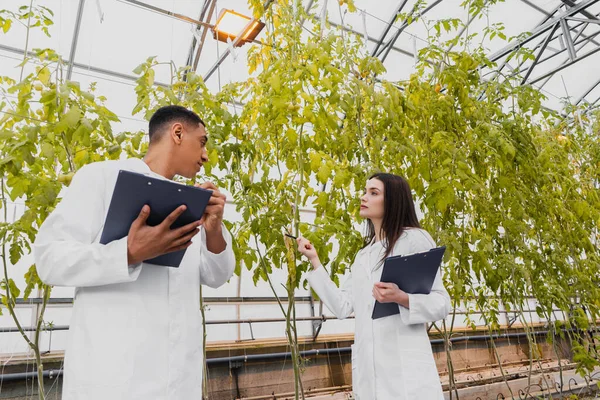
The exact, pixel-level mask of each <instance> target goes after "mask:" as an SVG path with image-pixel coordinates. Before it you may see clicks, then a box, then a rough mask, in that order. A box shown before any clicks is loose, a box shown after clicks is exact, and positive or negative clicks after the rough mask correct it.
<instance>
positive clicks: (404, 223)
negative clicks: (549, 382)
mask: <svg viewBox="0 0 600 400" xmlns="http://www.w3.org/2000/svg"><path fill="white" fill-rule="evenodd" d="M360 215H361V217H363V218H365V219H367V224H368V225H367V226H368V228H367V235H366V237H365V246H364V247H363V248H362V249H361V250H360V251H359V252H358V254H357V255H356V258H355V260H354V263H353V264H352V267H351V275H350V276H349V277H348V278H347V280H346V282H345V283H344V284H343V285H342V287H341V288H338V287H337V286H336V285H335V284H334V283H333V281H332V280H331V278H330V277H329V274H328V273H327V272H326V271H325V268H323V267H322V266H321V262H320V261H319V256H318V254H317V252H316V251H315V249H314V247H313V246H312V245H311V243H310V242H309V241H308V240H307V239H305V238H298V249H299V251H300V252H301V253H302V254H303V255H305V256H306V257H307V258H308V259H309V261H310V262H311V264H312V266H313V270H312V271H311V272H309V273H308V276H307V278H308V282H309V283H310V286H311V287H312V288H313V289H314V290H315V292H316V293H317V294H318V295H319V297H320V298H321V300H323V302H324V303H325V305H326V306H327V308H329V310H331V312H332V313H333V314H334V315H335V316H336V317H337V318H339V319H344V318H347V317H349V316H350V315H351V314H352V312H354V315H355V318H356V321H355V335H354V345H353V346H352V385H353V390H354V396H355V398H356V399H358V400H440V399H443V398H444V397H443V394H442V388H441V384H440V379H439V375H438V371H437V369H436V365H435V362H434V359H433V353H432V350H431V344H430V342H429V336H428V334H427V328H426V323H428V322H433V321H438V320H441V319H444V318H445V317H446V316H447V315H448V313H449V312H450V297H449V296H448V292H447V291H446V289H445V288H444V285H443V283H442V279H441V275H440V273H439V271H438V274H437V276H436V278H435V281H434V283H433V287H432V289H431V292H430V293H429V294H427V295H424V294H407V293H405V292H403V291H402V290H400V289H399V288H398V286H396V285H395V284H393V283H384V282H380V281H379V280H380V278H381V272H382V265H383V261H384V259H385V258H386V257H390V256H396V255H405V254H412V253H419V252H424V251H427V250H430V249H431V248H433V247H435V243H434V241H433V239H432V238H431V236H430V235H429V233H427V232H426V231H425V230H423V229H421V228H420V226H419V222H418V219H417V215H416V212H415V207H414V203H413V200H412V195H411V191H410V187H409V185H408V183H407V182H406V180H405V179H404V178H402V177H400V176H397V175H392V174H375V175H373V176H372V177H371V178H369V180H368V181H367V184H366V188H365V194H364V196H363V197H362V198H361V208H360ZM375 300H377V301H379V302H382V303H390V302H393V303H397V304H398V307H399V310H400V313H399V314H396V315H391V316H388V317H383V318H379V319H375V320H373V319H372V318H371V314H372V312H373V305H374V303H375Z"/></svg>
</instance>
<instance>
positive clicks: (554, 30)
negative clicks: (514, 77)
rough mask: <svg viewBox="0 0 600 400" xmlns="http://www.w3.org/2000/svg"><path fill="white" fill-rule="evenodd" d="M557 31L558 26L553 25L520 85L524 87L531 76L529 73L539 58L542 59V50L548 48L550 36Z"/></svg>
mask: <svg viewBox="0 0 600 400" xmlns="http://www.w3.org/2000/svg"><path fill="white" fill-rule="evenodd" d="M557 29H558V25H554V28H552V31H551V32H550V34H549V35H548V37H547V38H546V40H544V43H543V44H542V47H541V48H540V51H539V52H538V54H537V56H535V60H534V61H533V63H532V64H531V66H529V68H528V69H527V72H526V73H525V76H524V77H523V80H522V81H521V85H524V84H525V82H527V79H528V78H529V75H531V72H532V71H533V69H534V68H535V66H536V65H537V64H538V62H539V60H540V58H541V57H542V54H543V53H544V50H546V47H548V43H550V41H551V40H552V36H553V35H554V32H556V30H557Z"/></svg>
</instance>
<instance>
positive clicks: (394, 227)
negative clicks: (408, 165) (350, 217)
mask: <svg viewBox="0 0 600 400" xmlns="http://www.w3.org/2000/svg"><path fill="white" fill-rule="evenodd" d="M369 179H378V180H380V181H381V182H383V193H384V195H383V222H382V224H381V234H382V235H381V236H382V239H384V240H383V246H384V248H385V255H384V256H383V259H382V261H383V260H384V259H385V258H387V257H389V256H390V254H392V250H394V245H395V244H396V242H397V241H398V239H399V238H400V236H402V234H403V233H404V231H405V229H406V228H420V227H421V225H419V220H418V218H417V213H416V211H415V203H414V201H413V198H412V192H411V191H410V186H409V185H408V182H407V181H406V179H404V178H403V177H401V176H398V175H393V174H385V173H377V174H373V175H371V177H369ZM375 233H376V232H375V226H374V225H373V222H371V220H370V219H369V220H367V232H366V236H365V242H364V247H367V246H368V245H370V244H372V243H373V242H374V241H375ZM364 247H363V248H364Z"/></svg>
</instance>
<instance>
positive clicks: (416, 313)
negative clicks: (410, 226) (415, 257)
mask: <svg viewBox="0 0 600 400" xmlns="http://www.w3.org/2000/svg"><path fill="white" fill-rule="evenodd" d="M411 234H412V235H413V236H414V238H412V243H411V253H421V252H424V251H428V250H430V249H432V248H434V247H435V242H434V241H433V239H432V238H431V236H429V234H428V233H426V232H425V231H423V230H415V232H412V233H411ZM408 305H409V308H408V309H407V308H405V307H403V306H399V307H400V316H401V318H402V321H403V322H404V323H405V324H424V323H429V322H435V321H439V320H442V319H444V318H446V316H447V315H448V314H449V313H450V307H451V306H450V296H449V295H448V292H447V291H446V288H445V287H444V283H443V282H442V275H441V272H440V270H438V272H437V275H436V276H435V280H434V281H433V286H432V288H431V292H430V293H429V294H409V295H408Z"/></svg>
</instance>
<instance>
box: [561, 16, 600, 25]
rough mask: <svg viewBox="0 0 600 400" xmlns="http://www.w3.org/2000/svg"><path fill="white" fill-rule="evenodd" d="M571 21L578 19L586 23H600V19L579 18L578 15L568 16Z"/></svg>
mask: <svg viewBox="0 0 600 400" xmlns="http://www.w3.org/2000/svg"><path fill="white" fill-rule="evenodd" d="M567 19H568V20H569V21H577V22H583V23H586V24H600V19H597V18H595V19H586V18H577V17H569V18H567Z"/></svg>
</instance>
